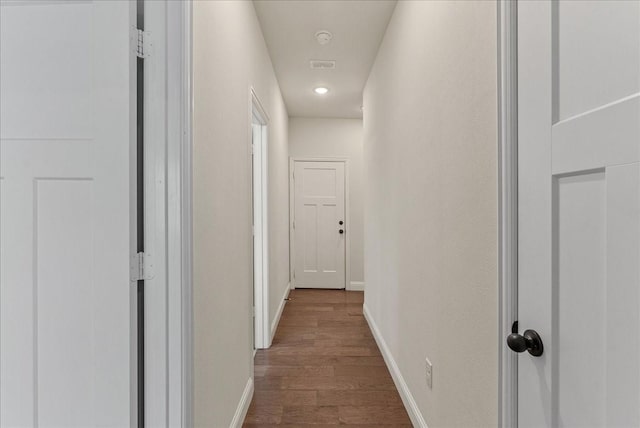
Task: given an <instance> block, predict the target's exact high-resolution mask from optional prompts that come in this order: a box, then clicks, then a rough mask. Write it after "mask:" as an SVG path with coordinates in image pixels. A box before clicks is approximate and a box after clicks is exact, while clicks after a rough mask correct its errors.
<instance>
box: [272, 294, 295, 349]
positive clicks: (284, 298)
mask: <svg viewBox="0 0 640 428" xmlns="http://www.w3.org/2000/svg"><path fill="white" fill-rule="evenodd" d="M290 291H291V284H287V288H285V290H284V294H283V295H282V299H280V305H279V306H278V310H277V311H276V316H275V317H274V318H273V322H272V323H271V340H270V341H269V342H270V343H271V342H273V337H274V336H275V335H276V330H277V329H278V324H280V318H281V317H282V312H283V311H284V306H285V304H286V303H287V298H288V297H289V292H290Z"/></svg>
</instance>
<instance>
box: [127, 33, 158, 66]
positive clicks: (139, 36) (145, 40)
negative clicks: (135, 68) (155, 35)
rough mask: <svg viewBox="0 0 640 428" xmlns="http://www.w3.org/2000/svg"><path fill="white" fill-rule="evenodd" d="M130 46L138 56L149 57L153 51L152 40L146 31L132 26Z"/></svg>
mask: <svg viewBox="0 0 640 428" xmlns="http://www.w3.org/2000/svg"><path fill="white" fill-rule="evenodd" d="M131 33H132V34H131V47H132V49H133V52H134V53H135V54H136V56H137V57H138V58H143V59H144V58H149V57H150V56H151V54H152V52H153V40H152V38H151V33H150V32H148V31H143V30H140V29H139V28H133V29H132V32H131Z"/></svg>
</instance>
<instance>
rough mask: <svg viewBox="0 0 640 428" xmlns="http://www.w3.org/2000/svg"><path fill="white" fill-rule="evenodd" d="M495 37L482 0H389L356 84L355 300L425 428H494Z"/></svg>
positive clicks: (490, 11) (489, 8)
mask: <svg viewBox="0 0 640 428" xmlns="http://www.w3.org/2000/svg"><path fill="white" fill-rule="evenodd" d="M496 39H497V23H496V4H495V2H493V1H459V2H456V1H447V2H436V1H424V2H421V1H417V2H413V1H401V2H398V5H397V7H396V9H395V12H394V16H393V18H392V19H391V22H390V24H389V27H388V29H387V33H386V35H385V38H384V41H383V43H382V46H381V49H380V51H379V53H378V57H377V59H376V62H375V65H374V67H373V70H372V72H371V75H370V77H369V80H368V82H367V85H366V89H365V95H364V153H365V154H364V157H365V200H366V202H365V281H366V284H367V285H366V291H365V305H366V307H367V308H368V310H369V311H370V314H371V316H372V319H373V322H374V323H375V324H376V325H377V326H378V327H379V329H380V332H381V335H382V338H383V340H384V341H385V342H386V343H387V345H388V347H389V349H390V351H391V355H392V357H393V359H394V360H395V362H396V363H397V365H398V367H399V369H400V372H401V374H402V376H403V378H404V380H405V381H406V383H407V385H408V388H409V391H410V393H411V395H412V396H413V398H414V399H415V402H416V403H417V407H418V409H419V411H420V413H422V415H423V417H424V418H425V420H426V422H427V424H428V426H429V427H430V428H435V427H443V426H447V427H470V426H473V427H490V426H496V425H497V409H498V404H497V386H498V374H497V364H498V354H497V350H498V342H497V333H496V332H497V316H498V306H497V300H498V297H497V290H498V286H497V282H498V281H497V173H496V169H497V131H496V128H497V111H496V109H497V104H496V98H497V88H496V81H497V77H496V73H497V71H496V63H497V46H496ZM425 357H428V358H429V359H430V360H431V362H432V363H433V389H432V390H429V389H428V388H427V386H426V381H425Z"/></svg>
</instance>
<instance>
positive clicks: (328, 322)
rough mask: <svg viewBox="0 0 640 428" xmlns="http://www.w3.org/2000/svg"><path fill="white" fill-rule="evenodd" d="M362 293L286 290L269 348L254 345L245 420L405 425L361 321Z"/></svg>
mask: <svg viewBox="0 0 640 428" xmlns="http://www.w3.org/2000/svg"><path fill="white" fill-rule="evenodd" d="M363 296H364V293H362V292H347V291H344V290H292V291H291V293H290V298H291V300H289V301H288V302H287V303H286V305H285V309H284V311H283V314H282V318H281V320H280V324H279V326H278V330H277V332H276V334H275V337H274V340H273V344H272V347H271V348H270V349H267V350H259V351H258V352H257V354H256V357H255V359H254V363H255V378H254V382H255V393H254V396H253V400H252V402H251V407H250V408H249V411H248V413H247V417H246V420H245V423H244V425H243V426H244V427H245V428H251V427H261V428H268V427H287V426H288V427H304V426H313V427H316V428H318V427H333V426H336V425H338V424H340V425H347V426H349V427H353V428H356V427H383V426H387V427H394V428H402V427H410V426H411V422H410V420H409V416H408V415H407V413H406V411H405V409H404V407H403V405H402V400H401V399H400V396H399V394H398V392H397V390H396V388H395V385H394V383H393V379H392V378H391V375H390V374H389V371H388V370H387V367H386V365H385V362H384V359H383V358H382V355H381V354H380V350H379V349H378V347H377V345H376V342H375V340H374V338H373V335H372V334H371V331H370V329H369V326H368V324H367V322H366V320H365V319H364V317H363V315H362V302H363V301H364V298H363Z"/></svg>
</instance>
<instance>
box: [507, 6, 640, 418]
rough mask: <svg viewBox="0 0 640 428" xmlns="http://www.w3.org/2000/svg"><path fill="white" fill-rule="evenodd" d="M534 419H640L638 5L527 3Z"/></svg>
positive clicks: (526, 288)
mask: <svg viewBox="0 0 640 428" xmlns="http://www.w3.org/2000/svg"><path fill="white" fill-rule="evenodd" d="M518 15H519V16H518V61H519V63H518V85H519V91H518V96H519V102H518V104H519V107H518V108H519V111H518V115H519V120H518V128H519V142H518V150H519V196H518V198H519V255H518V257H519V268H518V269H519V285H518V299H519V314H518V318H519V324H520V333H522V332H523V330H525V329H535V330H536V331H537V332H538V333H539V334H540V336H541V338H542V341H543V345H544V353H543V355H542V356H540V357H533V356H531V355H529V354H528V353H527V352H523V353H522V354H520V356H519V360H518V371H519V374H518V414H519V417H518V419H519V426H520V427H521V428H523V427H545V426H546V427H638V426H640V357H639V355H640V163H639V162H640V2H638V1H634V0H632V1H560V2H555V1H554V2H549V1H523V2H519V4H518Z"/></svg>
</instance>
